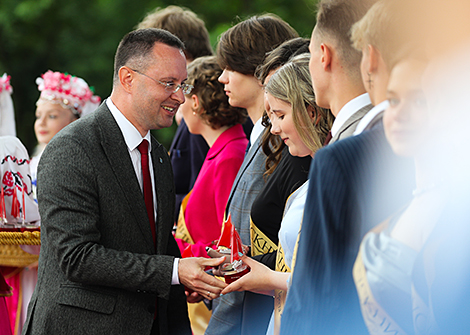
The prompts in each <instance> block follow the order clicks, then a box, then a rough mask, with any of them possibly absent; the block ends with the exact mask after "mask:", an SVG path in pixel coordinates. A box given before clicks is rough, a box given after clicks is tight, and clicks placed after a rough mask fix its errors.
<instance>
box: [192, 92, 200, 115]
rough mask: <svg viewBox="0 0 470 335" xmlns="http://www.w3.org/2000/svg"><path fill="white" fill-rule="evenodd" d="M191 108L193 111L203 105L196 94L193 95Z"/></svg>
mask: <svg viewBox="0 0 470 335" xmlns="http://www.w3.org/2000/svg"><path fill="white" fill-rule="evenodd" d="M190 99H191V109H192V110H193V112H197V111H199V108H200V106H201V104H200V101H199V97H198V96H197V95H196V94H193V95H191V98H190Z"/></svg>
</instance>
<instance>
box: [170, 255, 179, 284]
mask: <svg viewBox="0 0 470 335" xmlns="http://www.w3.org/2000/svg"><path fill="white" fill-rule="evenodd" d="M179 261H180V259H179V258H176V257H175V260H174V261H173V275H172V276H171V285H179V284H180V277H179V276H178V264H179Z"/></svg>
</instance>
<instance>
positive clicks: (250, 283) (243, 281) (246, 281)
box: [222, 256, 289, 295]
mask: <svg viewBox="0 0 470 335" xmlns="http://www.w3.org/2000/svg"><path fill="white" fill-rule="evenodd" d="M241 259H242V261H243V263H245V264H246V265H248V266H249V267H250V268H251V270H250V272H248V273H247V274H246V275H244V276H243V277H241V278H240V279H237V280H236V281H234V282H233V283H231V284H230V285H228V286H227V287H226V288H224V289H223V290H222V294H227V293H230V292H234V291H252V292H255V293H261V294H266V295H273V290H274V289H285V288H287V284H286V283H285V281H286V280H287V278H288V276H289V274H288V273H283V272H276V271H273V270H271V269H270V268H268V267H267V266H266V265H264V264H262V263H260V262H257V261H255V260H254V259H251V258H250V257H247V256H243V257H242V258H241Z"/></svg>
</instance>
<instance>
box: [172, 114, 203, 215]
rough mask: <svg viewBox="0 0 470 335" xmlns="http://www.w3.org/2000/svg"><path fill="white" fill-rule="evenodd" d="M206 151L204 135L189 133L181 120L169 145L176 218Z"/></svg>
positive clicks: (194, 180)
mask: <svg viewBox="0 0 470 335" xmlns="http://www.w3.org/2000/svg"><path fill="white" fill-rule="evenodd" d="M208 151H209V145H208V144H207V142H206V140H205V139H204V137H202V136H201V135H194V134H191V133H190V132H189V129H188V126H187V125H186V123H185V122H184V120H181V123H180V125H179V126H178V129H177V130H176V133H175V137H174V138H173V142H172V143H171V146H170V160H171V166H172V168H173V176H174V180H175V193H176V205H175V218H176V219H178V213H179V210H180V206H181V201H183V199H184V197H185V196H186V194H188V193H189V191H191V189H192V188H193V186H194V183H195V182H196V178H197V176H198V174H199V171H200V170H201V167H202V164H203V163H204V160H205V159H206V156H207V152H208Z"/></svg>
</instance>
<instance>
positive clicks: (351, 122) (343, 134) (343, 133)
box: [329, 104, 374, 144]
mask: <svg viewBox="0 0 470 335" xmlns="http://www.w3.org/2000/svg"><path fill="white" fill-rule="evenodd" d="M372 107H374V106H372V105H371V104H368V105H365V106H364V107H362V108H361V109H359V110H358V111H357V112H356V113H354V114H353V115H351V117H350V118H349V119H347V120H346V122H345V123H344V124H343V125H342V126H341V128H339V130H338V132H337V133H336V134H335V136H333V138H332V139H331V141H330V142H329V144H333V143H335V142H336V141H339V140H341V139H345V138H347V137H349V136H352V135H353V134H354V131H355V130H356V127H357V125H358V124H359V121H361V119H362V118H363V117H364V115H366V114H367V112H369V111H370V110H371V109H372Z"/></svg>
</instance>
